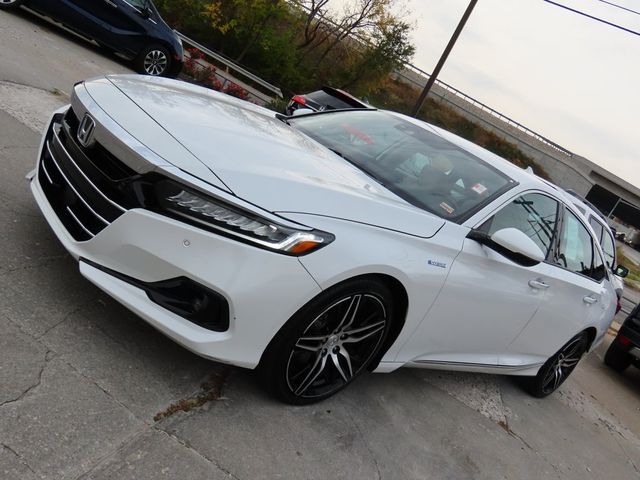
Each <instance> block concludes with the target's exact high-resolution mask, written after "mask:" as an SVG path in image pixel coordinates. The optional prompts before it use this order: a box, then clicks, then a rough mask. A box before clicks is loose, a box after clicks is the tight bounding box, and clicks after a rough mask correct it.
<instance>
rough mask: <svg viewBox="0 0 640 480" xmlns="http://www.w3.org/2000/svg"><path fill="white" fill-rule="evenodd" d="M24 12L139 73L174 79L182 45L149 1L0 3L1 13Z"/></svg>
mask: <svg viewBox="0 0 640 480" xmlns="http://www.w3.org/2000/svg"><path fill="white" fill-rule="evenodd" d="M20 6H24V7H26V8H27V9H29V10H31V11H33V12H35V13H38V14H40V15H44V16H46V17H49V18H51V19H52V20H54V21H56V22H59V23H62V24H63V25H64V26H65V27H66V28H68V29H69V30H72V31H73V32H75V33H77V34H79V35H81V36H83V37H85V38H88V39H90V40H93V41H95V42H97V43H98V44H99V45H100V46H102V47H104V48H106V49H108V50H112V51H114V52H117V53H120V54H122V55H124V56H126V57H127V58H129V59H131V60H133V63H134V65H135V69H136V70H137V71H138V72H139V73H143V74H146V75H153V76H166V77H176V76H178V74H179V73H180V70H181V69H182V63H183V61H184V56H183V50H182V42H181V41H180V38H179V37H178V36H177V35H176V33H175V32H174V31H173V30H172V29H171V28H170V27H169V26H168V25H167V24H166V23H165V22H164V20H162V17H160V14H159V13H158V10H157V9H156V7H155V5H154V4H153V3H152V2H151V0H0V9H10V8H18V7H20Z"/></svg>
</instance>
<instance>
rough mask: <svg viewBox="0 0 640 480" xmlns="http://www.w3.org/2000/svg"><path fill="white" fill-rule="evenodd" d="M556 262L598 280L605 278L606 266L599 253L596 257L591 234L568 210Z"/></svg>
mask: <svg viewBox="0 0 640 480" xmlns="http://www.w3.org/2000/svg"><path fill="white" fill-rule="evenodd" d="M555 263H556V264H557V265H559V266H560V267H562V268H565V269H567V270H569V271H571V272H574V273H578V274H580V275H584V276H587V277H590V278H592V279H594V280H595V281H598V282H599V281H600V280H602V278H604V272H603V271H604V266H603V265H602V260H601V259H600V258H599V255H598V256H597V257H596V250H595V249H594V245H593V238H592V237H591V234H590V233H589V231H588V230H587V227H585V226H584V225H583V224H582V222H581V221H580V220H578V217H576V216H575V215H574V214H573V213H571V212H570V211H568V210H565V215H564V222H563V226H562V232H561V234H560V248H559V250H558V252H557V255H556V258H555Z"/></svg>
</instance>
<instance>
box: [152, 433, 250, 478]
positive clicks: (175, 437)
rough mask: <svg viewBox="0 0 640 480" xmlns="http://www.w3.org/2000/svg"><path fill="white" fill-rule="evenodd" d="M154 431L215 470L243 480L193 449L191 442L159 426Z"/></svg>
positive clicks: (214, 460)
mask: <svg viewBox="0 0 640 480" xmlns="http://www.w3.org/2000/svg"><path fill="white" fill-rule="evenodd" d="M153 429H154V430H156V431H158V432H160V433H163V434H164V435H166V436H167V437H169V438H170V439H171V440H173V441H175V442H176V443H178V444H179V445H182V446H183V447H184V448H186V449H187V450H190V451H192V452H193V453H195V454H196V455H198V456H199V457H200V458H202V459H204V460H205V461H206V462H207V463H209V464H211V465H213V466H214V467H215V468H217V469H218V470H220V471H221V472H222V473H224V474H225V475H227V476H229V477H231V478H232V479H234V480H241V479H240V477H238V476H237V475H235V474H234V473H233V472H231V471H230V470H228V469H227V468H225V467H223V466H222V465H221V464H220V462H218V461H217V460H216V459H212V458H209V457H207V456H206V455H204V454H203V453H201V452H199V451H198V450H196V449H195V448H193V447H192V446H191V444H189V442H187V441H186V440H183V439H181V438H180V437H178V436H177V435H174V434H173V433H171V432H168V431H167V430H164V429H162V428H160V427H159V426H158V425H157V424H156V425H154V426H153Z"/></svg>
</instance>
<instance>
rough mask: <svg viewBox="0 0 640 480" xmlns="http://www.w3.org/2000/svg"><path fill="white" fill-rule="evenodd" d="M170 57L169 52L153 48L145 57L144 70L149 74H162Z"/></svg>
mask: <svg viewBox="0 0 640 480" xmlns="http://www.w3.org/2000/svg"><path fill="white" fill-rule="evenodd" d="M168 64H169V59H168V58H167V54H166V53H165V52H163V51H162V50H151V51H150V52H149V53H147V56H146V57H144V70H145V72H147V73H148V74H149V75H153V76H156V77H157V76H158V75H162V74H163V73H164V72H165V71H166V70H167V65H168Z"/></svg>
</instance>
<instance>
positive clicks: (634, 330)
mask: <svg viewBox="0 0 640 480" xmlns="http://www.w3.org/2000/svg"><path fill="white" fill-rule="evenodd" d="M604 363H606V364H607V365H608V366H610V367H611V368H613V369H614V370H617V371H619V372H622V371H624V370H626V369H627V367H629V365H635V366H636V367H640V304H638V305H636V308H634V309H633V310H632V311H631V313H630V314H629V316H628V317H627V318H626V320H625V321H624V323H623V324H622V327H620V330H619V331H618V334H617V335H616V338H615V339H614V340H613V342H611V345H610V346H609V349H608V350H607V353H606V354H605V356H604Z"/></svg>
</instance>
